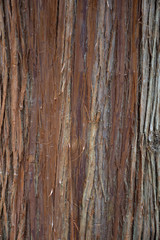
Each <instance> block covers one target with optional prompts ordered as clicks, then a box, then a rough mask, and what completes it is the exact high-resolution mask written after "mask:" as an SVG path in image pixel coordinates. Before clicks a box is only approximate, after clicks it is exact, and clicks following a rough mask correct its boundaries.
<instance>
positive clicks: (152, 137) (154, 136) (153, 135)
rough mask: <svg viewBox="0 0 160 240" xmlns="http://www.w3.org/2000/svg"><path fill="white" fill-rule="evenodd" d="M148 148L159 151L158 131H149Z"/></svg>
mask: <svg viewBox="0 0 160 240" xmlns="http://www.w3.org/2000/svg"><path fill="white" fill-rule="evenodd" d="M148 148H149V150H150V151H152V152H156V153H157V152H160V132H159V131H155V132H153V131H152V132H150V133H149V135H148Z"/></svg>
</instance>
